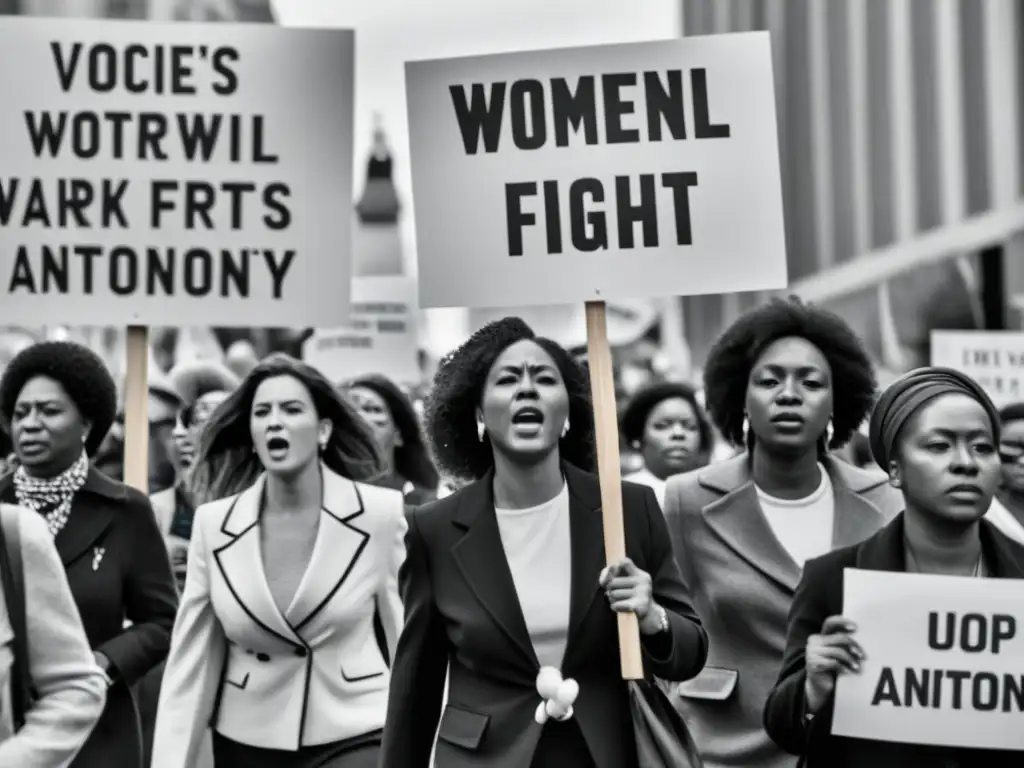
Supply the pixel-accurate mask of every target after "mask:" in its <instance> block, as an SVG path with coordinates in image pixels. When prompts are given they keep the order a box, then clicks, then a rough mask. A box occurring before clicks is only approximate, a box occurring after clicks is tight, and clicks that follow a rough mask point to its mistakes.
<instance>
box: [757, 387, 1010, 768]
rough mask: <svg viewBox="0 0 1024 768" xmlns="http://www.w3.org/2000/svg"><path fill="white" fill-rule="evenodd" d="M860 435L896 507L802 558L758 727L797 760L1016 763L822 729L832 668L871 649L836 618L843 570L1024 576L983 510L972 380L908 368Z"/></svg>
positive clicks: (992, 439) (991, 454) (986, 482)
mask: <svg viewBox="0 0 1024 768" xmlns="http://www.w3.org/2000/svg"><path fill="white" fill-rule="evenodd" d="M870 440H871V452H872V454H873V455H874V457H875V461H877V462H878V464H879V466H882V467H885V468H887V469H888V472H889V482H890V483H891V484H892V486H893V487H895V488H898V489H899V490H900V491H901V492H902V496H903V503H904V509H903V513H902V514H900V515H899V516H897V517H896V518H895V519H894V520H893V521H892V522H891V523H889V524H888V525H887V526H886V527H885V528H884V529H882V530H881V531H879V532H878V533H876V534H875V535H873V536H872V537H871V538H869V539H868V540H867V541H864V542H863V543H861V544H857V545H854V546H850V547H846V548H844V549H841V550H838V551H835V552H831V553H829V554H827V555H824V556H822V557H819V558H815V559H813V560H811V561H810V562H808V563H807V567H806V569H805V571H804V575H803V578H802V579H801V580H800V586H799V588H798V589H797V593H796V597H795V598H794V599H793V610H792V614H791V618H790V623H789V637H788V639H787V642H786V656H785V660H784V661H783V665H782V671H781V672H780V674H779V678H778V682H777V684H776V686H775V689H774V690H773V691H772V694H771V696H770V697H769V699H768V702H767V705H766V706H765V711H764V724H765V728H766V729H767V731H768V733H769V735H770V736H771V737H772V739H774V740H775V742H776V743H778V744H779V745H781V746H782V747H783V748H784V749H786V750H788V751H790V752H792V753H793V754H796V755H800V756H801V758H802V761H803V762H802V764H803V765H805V766H807V768H819V767H820V768H854V766H856V767H857V768H860V766H864V765H870V766H873V768H903V767H904V766H918V765H920V766H930V765H934V766H940V765H941V766H950V767H951V768H957V767H961V766H962V767H963V768H967V767H968V766H985V768H1010V766H1019V765H1021V764H1022V761H1024V753H1021V752H1000V751H996V750H971V749H957V748H951V747H942V746H933V745H915V744H896V743H892V742H882V741H869V740H866V739H850V738H844V737H840V736H833V735H832V696H833V693H834V691H835V680H836V676H837V675H839V674H855V668H856V666H857V664H858V662H859V661H860V659H862V658H865V654H871V653H872V649H871V648H866V647H865V648H862V647H861V646H860V645H859V643H858V642H857V633H856V629H855V627H854V626H853V625H852V623H851V622H850V621H848V620H847V619H845V618H843V617H842V615H841V613H842V602H843V572H844V569H847V568H858V569H867V570H875V571H895V572H904V573H927V574H939V575H946V576H960V577H964V578H1004V579H1021V578H1024V548H1022V547H1020V546H1019V545H1018V544H1016V543H1015V542H1013V541H1012V540H1010V539H1009V538H1007V537H1006V536H1005V535H1004V534H1002V533H1001V532H1000V531H999V530H998V529H997V528H996V527H995V526H994V525H992V524H991V523H990V522H988V521H987V520H984V519H983V518H984V515H985V512H986V510H987V509H988V507H989V504H990V503H991V501H992V496H993V494H994V493H995V491H996V488H997V487H998V484H999V475H1000V466H999V463H1000V462H999V453H998V450H997V446H998V444H999V414H998V413H997V412H996V409H995V406H994V405H993V404H992V402H991V401H990V400H989V398H988V396H987V395H986V394H985V392H984V391H983V390H982V389H981V387H980V386H979V385H978V384H977V383H976V382H974V381H973V380H972V379H970V378H969V377H968V376H965V375H964V374H962V373H959V372H958V371H953V370H950V369H946V368H922V369H919V370H916V371H912V372H911V373H908V374H907V375H906V376H904V377H903V378H901V379H899V380H897V381H896V382H894V383H893V384H892V385H890V387H889V388H888V389H887V390H886V391H885V392H884V393H883V394H882V397H881V398H880V399H879V402H878V405H877V406H876V407H875V410H874V413H873V414H872V416H871V427H870Z"/></svg>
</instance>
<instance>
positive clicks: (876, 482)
mask: <svg viewBox="0 0 1024 768" xmlns="http://www.w3.org/2000/svg"><path fill="white" fill-rule="evenodd" d="M704 386H705V392H706V393H707V406H708V411H709V413H710V416H711V419H712V420H713V421H714V422H715V424H716V425H717V427H718V428H719V430H720V431H721V433H722V435H723V436H724V437H725V438H726V439H727V440H730V441H731V442H733V443H735V444H738V445H743V446H744V447H745V448H746V451H745V452H744V453H742V454H740V455H739V456H737V457H736V458H733V459H729V460H727V461H722V462H719V463H714V464H711V465H709V466H707V467H705V468H703V469H698V470H695V471H693V472H689V473H687V474H685V475H677V476H676V477H673V478H671V479H670V480H669V482H668V487H667V490H666V497H665V516H666V519H667V521H668V526H669V529H670V531H671V532H672V539H673V542H674V544H675V547H676V554H677V556H678V558H679V563H680V565H681V568H682V571H683V578H684V580H685V581H686V582H687V585H688V587H689V589H690V590H691V594H692V595H693V598H694V605H695V607H696V609H697V612H698V614H699V615H700V617H701V619H702V621H703V622H704V626H705V628H706V629H707V631H708V636H709V638H710V648H711V650H710V654H709V657H708V666H707V667H706V668H705V669H704V671H703V672H702V674H701V676H700V677H699V678H698V679H697V680H694V681H693V683H692V684H690V685H683V686H679V687H678V689H677V690H678V693H679V696H680V697H681V698H679V699H677V703H678V705H679V707H680V709H681V713H682V714H683V715H684V717H685V718H686V719H687V722H688V724H689V725H690V726H691V728H692V729H693V735H694V738H695V739H696V742H697V745H698V746H699V747H700V750H701V753H702V755H703V757H704V760H705V762H706V764H707V765H708V766H710V767H711V768H718V767H719V766H743V767H744V768H788V767H790V766H793V765H794V764H795V762H796V761H795V759H794V758H793V756H792V755H789V754H787V753H786V752H785V751H783V750H781V749H780V748H779V747H778V746H776V745H775V744H774V743H773V742H772V741H771V739H769V738H768V735H767V734H766V733H765V732H764V727H763V726H762V722H761V713H762V710H763V708H764V703H765V700H766V699H767V698H768V693H769V691H771V688H772V685H773V683H774V682H775V677H776V675H777V674H778V670H779V664H780V663H781V661H782V654H783V651H784V650H785V643H786V617H787V615H788V613H789V607H790V602H791V601H792V599H793V593H794V591H795V590H796V586H797V583H798V582H799V581H800V573H801V570H802V568H803V565H804V563H805V562H806V561H807V560H808V559H809V558H812V557H816V556H818V555H821V554H823V553H825V552H828V551H829V550H831V549H833V548H835V547H841V546H846V545H848V544H852V543H855V542H858V541H861V540H863V539H865V538H867V537H868V536H869V535H871V534H872V533H874V532H875V531H876V530H878V529H879V528H880V527H881V526H882V525H883V524H884V523H885V521H886V520H888V519H889V518H891V517H892V516H893V515H895V514H896V513H897V512H898V511H899V507H900V502H899V496H898V494H896V492H895V491H894V490H893V489H892V488H890V487H889V485H888V484H887V483H886V477H885V475H884V474H883V473H881V472H877V471H876V472H866V471H864V470H860V469H857V468H855V467H852V466H850V465H849V464H846V463H844V462H842V461H839V460H838V459H836V458H834V457H833V456H831V455H830V454H829V450H830V449H834V448H838V447H840V446H842V445H843V444H845V443H846V441H847V440H849V439H850V437H851V435H853V433H854V431H855V430H856V429H857V427H858V426H859V425H860V424H861V422H863V420H864V418H865V417H866V416H867V414H868V412H869V411H870V408H871V404H872V402H873V399H874V395H875V379H874V374H873V372H872V368H871V363H870V361H869V360H868V357H867V355H866V354H865V352H864V349H863V347H862V345H861V343H860V341H859V339H858V338H857V337H856V335H855V334H854V333H853V331H852V330H850V328H849V327H848V326H847V325H846V323H845V322H843V320H842V319H840V318H839V317H837V316H836V315H833V314H831V313H829V312H825V311H823V310H820V309H817V308H815V307H812V306H807V305H804V304H801V303H800V302H798V301H796V300H775V301H772V302H769V303H767V304H765V305H763V306H761V307H758V308H756V309H754V310H751V311H750V312H748V313H747V314H746V315H743V316H742V317H740V318H739V320H737V321H736V322H735V323H734V324H733V325H732V326H731V327H730V328H728V329H726V331H725V332H724V333H723V334H722V336H721V338H719V340H718V341H717V342H716V343H715V345H714V347H713V348H712V350H711V352H710V354H709V356H708V360H707V363H706V365H705V374H704Z"/></svg>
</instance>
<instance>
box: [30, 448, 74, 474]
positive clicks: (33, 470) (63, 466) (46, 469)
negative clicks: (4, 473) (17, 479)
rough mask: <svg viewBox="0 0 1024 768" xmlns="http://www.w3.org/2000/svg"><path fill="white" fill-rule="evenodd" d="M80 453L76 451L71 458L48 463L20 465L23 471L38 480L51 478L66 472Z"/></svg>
mask: <svg viewBox="0 0 1024 768" xmlns="http://www.w3.org/2000/svg"><path fill="white" fill-rule="evenodd" d="M81 455H82V454H80V453H77V454H75V455H74V456H73V457H71V458H67V457H64V458H63V459H61V460H60V461H54V462H51V463H49V464H42V465H36V466H29V465H27V464H22V466H24V467H25V471H26V472H28V474H29V475H31V476H32V477H35V478H38V479H40V480H52V479H53V478H55V477H57V476H58V475H61V474H63V473H64V472H67V471H68V470H69V469H71V467H72V466H74V464H75V462H76V461H78V459H79V457H81Z"/></svg>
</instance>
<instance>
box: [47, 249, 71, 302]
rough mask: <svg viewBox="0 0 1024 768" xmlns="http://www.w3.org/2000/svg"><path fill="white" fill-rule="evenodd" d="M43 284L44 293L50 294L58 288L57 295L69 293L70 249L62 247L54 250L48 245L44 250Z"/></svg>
mask: <svg viewBox="0 0 1024 768" xmlns="http://www.w3.org/2000/svg"><path fill="white" fill-rule="evenodd" d="M40 272H41V273H42V283H43V293H50V292H51V291H52V290H53V289H54V288H56V292H57V293H67V292H68V277H69V275H68V247H67V246H66V245H62V246H60V247H59V248H57V249H56V251H55V249H53V248H51V247H50V246H48V245H44V246H43V248H42V269H41V270H40Z"/></svg>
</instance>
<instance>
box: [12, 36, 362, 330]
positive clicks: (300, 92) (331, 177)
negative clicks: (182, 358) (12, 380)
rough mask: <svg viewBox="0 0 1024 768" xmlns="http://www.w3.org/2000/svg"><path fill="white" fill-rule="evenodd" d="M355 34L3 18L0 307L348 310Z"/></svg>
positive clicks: (282, 322) (242, 316)
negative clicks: (0, 305)
mask: <svg viewBox="0 0 1024 768" xmlns="http://www.w3.org/2000/svg"><path fill="white" fill-rule="evenodd" d="M353 50H354V42H353V33H352V32H351V31H346V30H334V29H330V30H328V29H322V30H321V29H317V30H299V29H282V28H280V27H274V26H271V25H266V24H253V25H242V24H239V25H225V24H209V25H203V24H186V23H169V24H157V23H152V22H123V21H85V20H81V19H51V18H45V19H43V18H40V19H29V18H18V17H4V18H2V19H0V103H3V105H4V109H3V110H2V111H0V304H2V306H3V312H4V315H5V317H7V318H9V319H11V318H17V320H18V322H22V323H26V324H27V323H50V324H52V323H55V322H62V323H68V324H72V325H75V324H84V325H125V324H140V325H176V326H180V325H219V326H233V325H259V326H265V325H268V324H270V323H273V324H274V325H276V326H302V325H333V324H336V323H339V322H344V321H345V320H346V319H347V317H348V315H347V309H348V293H349V279H350V253H349V249H350V242H349V241H350V237H351V227H352V91H353V86H352V82H353V60H354V59H353ZM325 73H326V74H325Z"/></svg>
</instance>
